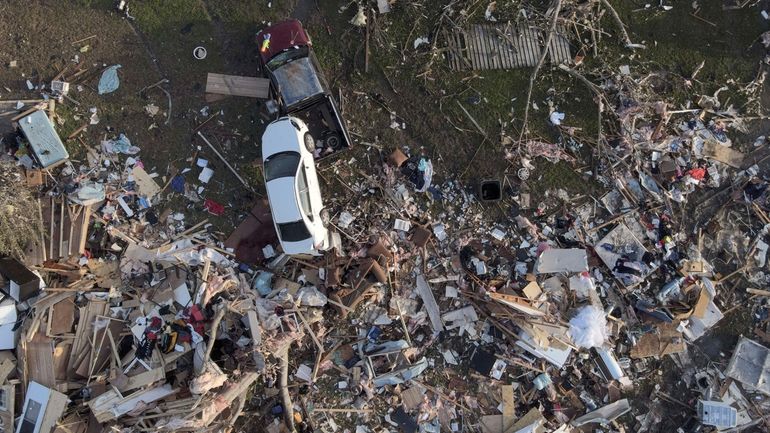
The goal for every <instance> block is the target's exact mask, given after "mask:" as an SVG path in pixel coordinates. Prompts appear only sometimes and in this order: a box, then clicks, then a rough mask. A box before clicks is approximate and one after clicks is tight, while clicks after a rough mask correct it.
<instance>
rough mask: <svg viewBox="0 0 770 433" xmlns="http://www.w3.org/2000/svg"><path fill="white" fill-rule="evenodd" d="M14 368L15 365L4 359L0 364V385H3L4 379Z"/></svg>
mask: <svg viewBox="0 0 770 433" xmlns="http://www.w3.org/2000/svg"><path fill="white" fill-rule="evenodd" d="M15 368H16V363H15V362H13V361H12V360H10V359H4V360H3V362H2V363H0V384H3V383H5V379H7V378H8V375H9V374H11V372H12V371H13V370H14V369H15Z"/></svg>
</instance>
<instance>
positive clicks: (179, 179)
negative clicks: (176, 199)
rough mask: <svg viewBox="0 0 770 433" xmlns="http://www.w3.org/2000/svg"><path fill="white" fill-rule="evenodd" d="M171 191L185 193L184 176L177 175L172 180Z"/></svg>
mask: <svg viewBox="0 0 770 433" xmlns="http://www.w3.org/2000/svg"><path fill="white" fill-rule="evenodd" d="M171 189H172V190H174V192H178V193H180V194H182V193H184V176H182V175H181V174H177V175H176V176H174V178H173V179H171Z"/></svg>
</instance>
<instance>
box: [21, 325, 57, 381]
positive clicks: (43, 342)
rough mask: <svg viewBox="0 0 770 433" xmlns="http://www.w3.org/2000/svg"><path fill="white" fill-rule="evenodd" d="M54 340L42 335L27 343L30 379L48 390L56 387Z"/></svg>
mask: <svg viewBox="0 0 770 433" xmlns="http://www.w3.org/2000/svg"><path fill="white" fill-rule="evenodd" d="M53 351H54V349H53V340H52V339H51V338H48V337H46V336H44V335H42V334H37V335H36V336H35V339H34V340H33V341H31V342H29V343H27V369H28V370H27V371H28V374H29V377H30V379H32V380H34V381H35V382H37V383H39V384H41V385H43V386H46V387H48V388H55V387H56V376H55V375H54V363H53Z"/></svg>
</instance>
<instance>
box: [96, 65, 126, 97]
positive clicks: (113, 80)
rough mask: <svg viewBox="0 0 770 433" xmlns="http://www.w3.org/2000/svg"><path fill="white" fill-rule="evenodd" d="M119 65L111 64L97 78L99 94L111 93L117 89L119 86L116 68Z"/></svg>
mask: <svg viewBox="0 0 770 433" xmlns="http://www.w3.org/2000/svg"><path fill="white" fill-rule="evenodd" d="M120 67H121V66H120V65H112V66H110V67H109V68H107V69H106V70H105V71H104V72H102V77H101V78H99V94H100V95H104V94H105V93H112V92H114V91H116V90H118V86H120V79H119V78H118V68H120Z"/></svg>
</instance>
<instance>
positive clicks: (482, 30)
mask: <svg viewBox="0 0 770 433" xmlns="http://www.w3.org/2000/svg"><path fill="white" fill-rule="evenodd" d="M479 36H481V40H482V41H483V43H484V47H485V50H486V52H487V62H488V63H489V68H490V69H499V67H498V63H497V51H496V50H495V44H494V41H492V40H491V39H490V38H489V32H487V26H486V25H484V24H482V25H479Z"/></svg>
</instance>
